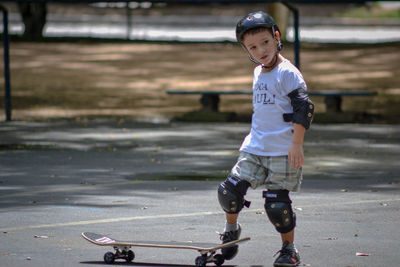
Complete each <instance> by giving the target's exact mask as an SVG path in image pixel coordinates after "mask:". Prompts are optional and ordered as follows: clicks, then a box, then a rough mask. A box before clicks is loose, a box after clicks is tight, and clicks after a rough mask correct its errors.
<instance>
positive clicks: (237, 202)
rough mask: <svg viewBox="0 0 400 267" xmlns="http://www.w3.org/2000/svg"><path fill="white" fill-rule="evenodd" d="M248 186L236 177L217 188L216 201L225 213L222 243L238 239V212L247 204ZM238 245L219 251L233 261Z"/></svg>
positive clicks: (239, 229) (229, 178) (230, 178)
mask: <svg viewBox="0 0 400 267" xmlns="http://www.w3.org/2000/svg"><path fill="white" fill-rule="evenodd" d="M249 187H250V184H249V183H248V182H246V181H243V180H240V179H238V178H236V177H232V176H230V177H228V179H227V180H226V181H225V182H223V183H221V184H220V186H219V187H218V200H219V203H220V205H221V207H222V209H223V210H224V211H225V213H226V225H225V230H224V233H223V234H221V240H222V243H223V244H225V243H228V242H231V241H234V240H237V239H239V237H240V233H241V228H240V225H239V224H238V217H239V212H240V211H241V210H242V209H243V207H244V206H248V204H247V203H248V202H247V201H246V200H245V199H244V196H245V195H246V192H247V189H248V188H249ZM238 248H239V246H238V245H234V246H231V247H228V248H224V249H222V250H221V252H222V255H223V256H224V258H225V259H226V260H230V259H233V258H234V257H235V256H236V254H237V253H238Z"/></svg>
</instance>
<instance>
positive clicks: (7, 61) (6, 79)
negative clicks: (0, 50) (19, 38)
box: [0, 5, 11, 121]
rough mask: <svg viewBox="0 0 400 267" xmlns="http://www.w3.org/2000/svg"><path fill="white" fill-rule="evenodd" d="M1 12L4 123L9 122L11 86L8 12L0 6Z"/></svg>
mask: <svg viewBox="0 0 400 267" xmlns="http://www.w3.org/2000/svg"><path fill="white" fill-rule="evenodd" d="M0 9H1V11H2V12H3V45H4V85H5V108H6V121H11V86H10V53H9V46H8V11H7V9H6V8H4V7H3V6H1V5H0Z"/></svg>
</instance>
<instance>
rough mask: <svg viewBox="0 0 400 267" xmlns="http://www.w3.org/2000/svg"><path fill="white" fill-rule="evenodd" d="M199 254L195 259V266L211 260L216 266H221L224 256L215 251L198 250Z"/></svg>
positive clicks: (200, 265)
mask: <svg viewBox="0 0 400 267" xmlns="http://www.w3.org/2000/svg"><path fill="white" fill-rule="evenodd" d="M199 252H200V253H201V256H198V257H197V258H196V260H195V262H194V263H195V265H196V266H197V267H204V266H206V264H207V263H209V262H213V263H215V265H217V266H221V265H222V264H224V262H225V258H224V256H223V255H221V254H216V255H215V253H216V251H199Z"/></svg>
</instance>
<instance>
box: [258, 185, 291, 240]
mask: <svg viewBox="0 0 400 267" xmlns="http://www.w3.org/2000/svg"><path fill="white" fill-rule="evenodd" d="M263 197H264V198H265V205H264V207H265V211H266V213H267V215H268V218H269V220H270V221H271V222H272V224H273V225H274V226H275V228H276V230H277V231H278V232H280V233H283V234H285V233H288V232H290V231H292V230H293V229H294V228H295V226H296V214H295V213H294V212H293V210H292V201H291V200H290V198H289V191H288V190H268V191H264V192H263Z"/></svg>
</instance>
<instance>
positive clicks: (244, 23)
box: [236, 11, 279, 43]
mask: <svg viewBox="0 0 400 267" xmlns="http://www.w3.org/2000/svg"><path fill="white" fill-rule="evenodd" d="M257 27H265V28H269V29H271V30H272V34H273V36H274V37H275V31H276V30H277V31H279V28H278V26H277V25H276V23H275V20H274V19H273V18H272V17H271V16H270V15H268V14H267V13H265V12H262V11H257V12H253V13H250V14H248V15H247V16H245V17H243V18H242V19H241V20H239V22H238V24H237V25H236V39H237V41H238V42H239V43H242V38H243V35H244V34H245V33H246V32H247V31H248V30H250V29H253V28H257Z"/></svg>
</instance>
